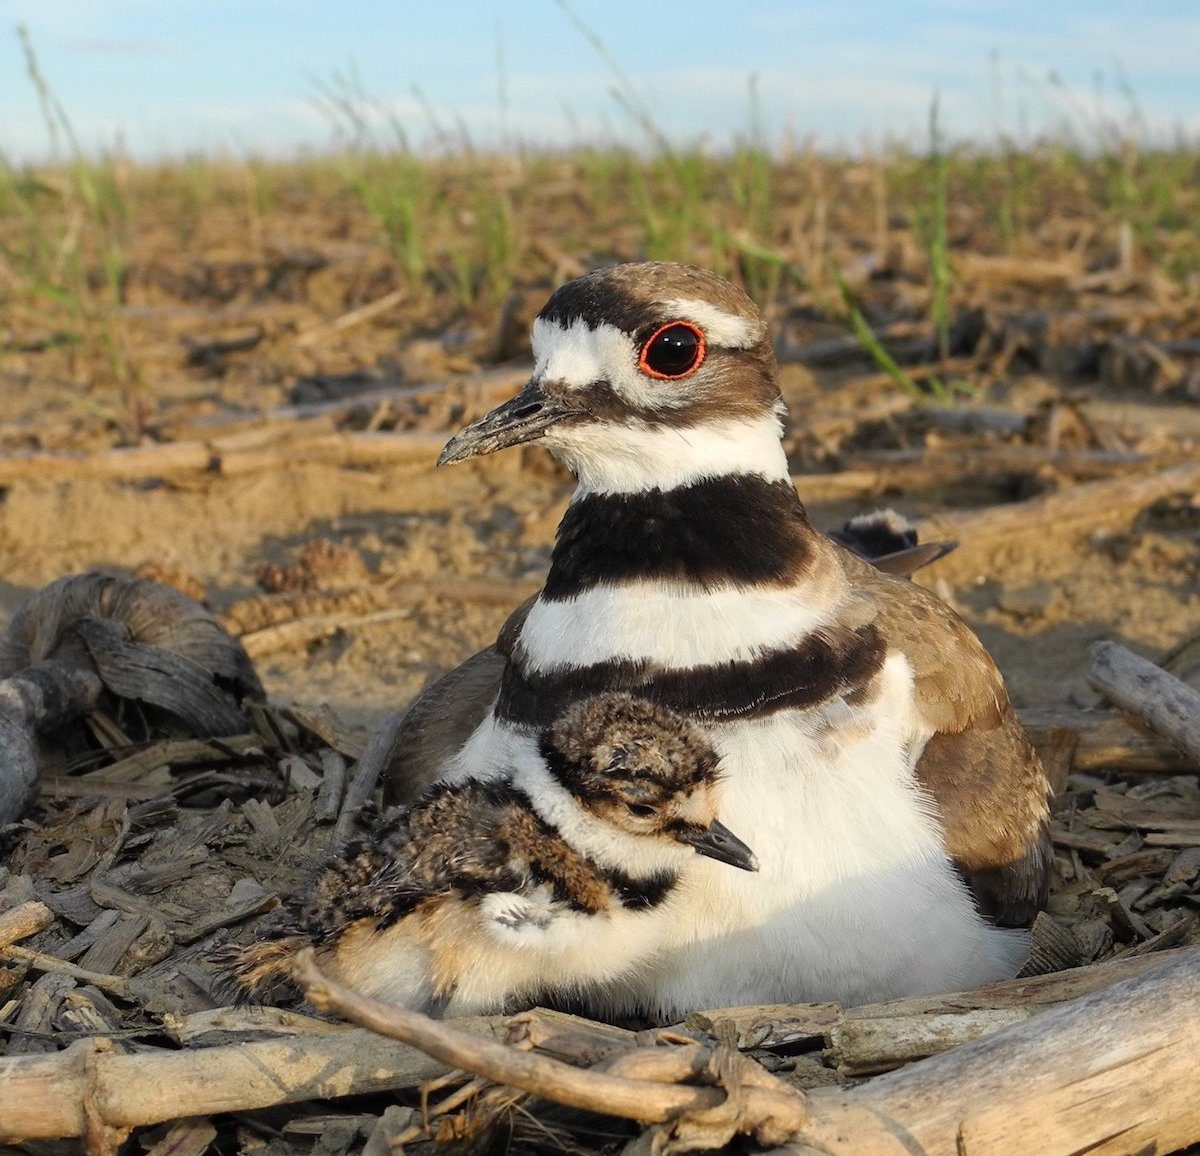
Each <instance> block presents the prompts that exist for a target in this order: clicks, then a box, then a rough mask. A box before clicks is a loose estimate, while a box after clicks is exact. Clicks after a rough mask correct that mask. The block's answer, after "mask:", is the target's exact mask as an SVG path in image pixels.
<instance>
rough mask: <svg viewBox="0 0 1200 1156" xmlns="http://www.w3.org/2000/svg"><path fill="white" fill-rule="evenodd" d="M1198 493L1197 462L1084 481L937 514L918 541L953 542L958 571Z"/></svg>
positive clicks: (1199, 474) (1118, 522)
mask: <svg viewBox="0 0 1200 1156" xmlns="http://www.w3.org/2000/svg"><path fill="white" fill-rule="evenodd" d="M1198 488H1200V462H1189V463H1187V464H1185V465H1180V466H1175V467H1173V468H1171V469H1168V470H1161V471H1159V472H1158V473H1153V474H1138V475H1135V476H1124V477H1120V478H1115V479H1112V480H1109V481H1102V482H1086V483H1084V484H1082V485H1078V486H1072V487H1070V489H1067V490H1064V491H1062V492H1061V493H1056V494H1049V495H1047V496H1045V497H1040V498H1033V499H1031V500H1029V501H1027V502H1013V503H1012V504H1010V505H1006V506H992V507H988V508H987V509H984V510H967V511H963V512H962V513H952V514H942V515H939V516H938V517H934V518H930V519H928V520H927V521H925V522H922V523H921V526H920V532H921V540H922V541H933V540H935V539H941V538H949V539H952V540H954V541H957V542H958V543H959V544H960V545H959V549H958V551H957V553H956V554H955V555H954V558H953V560H952V562H951V563H950V564H951V565H953V566H956V567H960V568H961V567H963V566H971V565H973V564H976V563H977V562H978V561H979V560H980V559H981V557H982V556H985V555H987V554H988V553H989V552H990V551H992V550H994V549H996V547H998V546H1006V545H1008V544H1010V543H1019V542H1021V541H1024V540H1027V539H1028V538H1029V537H1030V536H1031V535H1038V536H1043V535H1045V534H1046V533H1052V534H1054V535H1062V534H1070V533H1076V532H1079V531H1081V530H1090V529H1094V528H1096V527H1100V526H1111V525H1121V524H1124V523H1127V522H1128V521H1130V520H1131V519H1132V518H1133V517H1134V515H1136V514H1137V513H1138V512H1139V511H1141V510H1144V509H1145V508H1146V507H1147V506H1149V505H1150V504H1152V503H1153V502H1156V501H1158V500H1159V499H1160V498H1165V497H1169V496H1170V495H1171V494H1176V493H1189V492H1194V491H1195V490H1196V489H1198Z"/></svg>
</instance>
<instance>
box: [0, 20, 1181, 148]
mask: <svg viewBox="0 0 1200 1156" xmlns="http://www.w3.org/2000/svg"><path fill="white" fill-rule="evenodd" d="M573 8H574V11H576V12H577V13H578V14H579V15H580V16H581V17H582V18H583V19H584V20H585V21H587V22H588V23H589V24H590V25H592V26H593V27H594V28H595V30H596V31H597V32H598V33H599V35H600V37H601V38H602V39H603V41H604V43H605V44H606V46H607V48H608V49H609V50H610V52H611V53H612V55H613V57H614V58H615V59H616V61H617V63H618V64H619V66H620V68H621V69H622V70H623V71H624V72H625V74H626V75H627V76H628V77H629V80H630V82H631V84H632V85H633V86H634V87H635V89H636V90H637V92H638V94H639V96H640V98H641V99H642V100H643V101H644V102H645V103H646V104H647V105H648V106H649V107H650V108H651V109H652V110H653V113H654V116H655V119H656V121H657V122H658V124H659V125H660V126H661V127H662V129H663V130H664V131H665V132H666V133H667V134H668V135H670V136H671V137H673V138H675V139H677V140H679V141H681V142H692V141H696V140H706V141H708V142H710V143H711V144H712V145H713V146H714V147H719V146H721V145H724V144H726V143H728V142H729V141H730V140H731V139H732V138H733V137H734V136H735V135H736V134H738V133H742V132H745V131H746V128H747V126H748V124H749V120H750V112H749V109H750V100H749V86H750V77H751V76H754V77H756V84H757V90H758V93H759V100H760V105H761V110H762V118H763V122H764V126H765V129H766V131H767V133H768V135H769V137H770V138H771V139H772V140H774V141H781V140H783V139H784V138H785V136H788V135H790V137H791V138H792V139H793V140H795V141H797V142H801V141H803V140H805V139H806V138H809V137H815V138H816V139H817V140H818V142H823V143H825V144H827V145H851V146H854V145H861V144H863V143H864V142H870V143H873V144H879V143H882V142H883V141H885V140H886V139H888V138H897V137H898V138H901V139H909V140H913V141H919V140H921V139H923V137H924V133H925V125H926V122H927V118H928V110H929V104H930V100H931V98H932V95H933V93H934V92H935V91H936V92H938V93H939V94H940V100H941V108H942V119H943V123H944V125H945V128H946V129H947V131H948V132H949V133H950V134H951V135H952V136H954V137H958V138H964V137H975V138H987V137H989V136H993V135H994V134H995V133H996V132H997V131H998V130H1003V131H1005V132H1008V133H1010V134H1013V135H1017V134H1019V133H1020V132H1021V131H1022V130H1023V129H1026V130H1028V131H1030V132H1038V131H1042V130H1045V129H1048V128H1053V127H1056V126H1058V125H1060V124H1061V123H1062V121H1063V120H1064V118H1067V117H1070V118H1072V119H1073V120H1074V124H1075V127H1076V129H1077V131H1079V132H1080V134H1081V135H1083V136H1086V135H1087V133H1089V132H1094V131H1095V130H1094V121H1095V118H1096V117H1097V115H1098V110H1100V109H1101V108H1103V115H1104V116H1105V117H1107V118H1108V119H1109V120H1116V121H1125V120H1127V119H1128V117H1129V114H1130V102H1129V101H1128V99H1127V98H1126V97H1125V96H1124V95H1123V94H1122V91H1121V86H1122V84H1123V83H1124V81H1123V80H1122V78H1123V77H1124V78H1125V79H1127V81H1128V84H1129V85H1130V86H1131V87H1132V89H1133V91H1134V92H1136V94H1137V101H1138V104H1139V106H1140V108H1141V110H1142V112H1143V113H1144V117H1145V121H1146V122H1147V123H1148V124H1149V126H1150V128H1151V130H1152V131H1153V132H1155V133H1157V134H1163V135H1165V134H1168V133H1170V132H1172V131H1173V130H1174V129H1175V128H1176V127H1182V128H1183V129H1184V130H1185V131H1187V132H1188V133H1189V134H1194V135H1200V66H1198V64H1197V61H1200V0H1141V2H1136V3H1135V2H1134V0H1087V2H1084V0H1041V2H1040V3H1032V2H1029V0H1010V2H1008V3H1005V2H1003V0H921V2H918V0H894V2H892V0H858V2H857V3H844V2H843V3H828V2H826V3H816V4H809V3H800V2H791V3H789V2H786V0H739V2H737V3H729V2H719V0H691V2H690V3H658V4H655V3H649V2H647V0H603V2H600V0H574V4H573ZM0 17H3V19H0V70H2V71H0V76H2V77H3V86H2V88H0V149H3V150H4V151H5V152H6V153H7V154H8V155H9V156H13V157H19V158H29V157H36V156H38V155H39V154H43V153H44V152H45V151H46V149H47V137H46V133H45V130H44V128H43V126H42V123H41V119H40V115H39V111H38V106H37V100H36V97H35V95H34V93H33V91H32V88H31V86H30V85H29V83H28V81H27V79H26V77H25V73H24V66H23V63H22V58H21V54H20V51H19V46H18V43H17V38H16V35H15V31H13V30H14V29H15V27H16V26H17V25H18V24H22V23H23V24H25V25H26V26H27V27H28V28H29V31H30V33H31V35H32V37H33V41H34V44H35V46H36V48H37V51H38V54H39V58H40V60H41V64H42V68H43V70H44V72H45V73H46V75H47V76H48V78H49V80H50V82H51V84H52V86H53V88H54V90H55V92H56V93H57V95H58V96H59V98H60V99H61V101H62V103H63V104H64V105H65V107H66V108H67V110H68V111H69V113H70V115H71V117H72V119H73V121H74V123H75V125H76V129H77V131H78V135H79V136H80V138H81V140H82V141H83V142H84V144H85V146H86V147H88V148H95V149H100V148H103V147H106V146H110V145H112V144H113V143H114V142H115V141H116V140H118V139H120V140H121V141H122V142H123V143H124V145H125V147H126V148H128V149H129V151H131V152H133V153H134V154H135V155H138V156H153V155H156V154H163V153H166V154H180V153H184V152H187V151H194V150H197V149H204V150H208V151H213V150H216V149H222V148H223V149H227V150H229V151H231V152H235V153H240V152H244V151H254V152H260V153H267V154H273V155H288V154H289V153H291V152H293V151H294V150H296V149H297V148H301V147H313V148H321V147H324V146H326V145H328V144H330V143H331V126H330V122H329V119H328V117H327V116H325V115H324V114H322V112H321V111H320V110H319V109H318V108H316V107H315V105H314V103H313V100H312V95H313V82H314V81H315V80H319V79H328V78H329V77H331V76H332V74H333V73H335V72H337V71H345V70H347V69H348V68H351V67H353V69H354V70H355V71H356V72H357V74H358V75H359V76H360V77H361V80H362V85H363V87H364V88H365V89H366V90H367V91H368V92H370V93H371V94H372V95H373V96H374V97H376V98H378V99H379V100H380V101H381V102H383V103H384V104H385V105H386V106H387V107H388V108H389V109H390V110H391V111H392V112H394V113H395V115H396V116H397V117H398V118H399V120H400V122H401V123H402V124H404V126H405V127H406V130H407V131H408V132H409V134H410V136H411V137H412V139H413V140H414V141H415V142H416V143H419V144H420V143H428V142H429V141H430V139H431V137H432V136H433V132H432V129H431V117H430V110H432V115H433V118H434V119H436V120H438V121H439V122H443V123H446V124H450V125H452V124H454V123H461V124H463V125H465V126H466V129H467V131H468V133H469V134H470V136H471V138H472V139H473V140H474V141H475V142H476V144H479V145H484V146H486V145H490V144H494V143H496V142H497V141H499V140H500V139H502V136H503V133H504V132H505V131H507V132H508V134H509V135H510V137H519V138H521V139H523V140H525V141H529V142H531V143H563V142H567V141H571V140H578V139H580V138H581V137H583V138H591V139H602V138H612V137H619V138H621V139H625V140H629V141H636V140H637V139H638V130H637V129H636V127H635V126H634V125H633V123H632V121H631V119H630V118H629V116H628V115H627V114H626V113H624V112H623V111H622V109H621V107H620V105H619V104H618V103H617V101H616V100H615V99H614V98H613V96H612V92H611V90H612V88H613V86H614V76H613V74H612V72H611V70H610V68H609V66H608V65H606V64H605V63H604V61H603V60H601V59H600V57H599V56H598V55H597V53H596V51H595V49H594V48H593V47H592V46H591V45H590V44H589V43H588V41H587V40H586V39H585V38H584V37H583V36H582V35H581V34H580V32H579V31H578V29H577V28H575V27H573V25H572V23H571V21H570V20H569V19H568V18H567V16H566V15H565V14H564V13H563V11H562V10H561V9H560V8H559V7H557V6H556V4H555V3H554V2H553V0H449V2H447V3H442V4H430V3H428V0H422V2H421V3H415V2H411V0H393V2H392V3H384V2H382V0H357V2H356V0H341V2H338V3H335V2H333V0H324V2H318V0H240V2H238V0H0ZM501 57H502V58H503V68H501V67H500V59H501ZM1052 73H1053V74H1054V75H1055V76H1057V77H1058V78H1059V80H1058V81H1055V82H1052V81H1050V80H1049V79H1048V78H1049V77H1050V75H1051V74H1052ZM501 78H503V85H502V84H501ZM501 87H503V89H504V93H505V97H504V101H503V103H502V100H501V95H500V93H501ZM416 90H419V92H420V96H419V97H418V96H417V95H416ZM502 108H503V115H502Z"/></svg>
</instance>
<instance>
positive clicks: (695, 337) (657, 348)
mask: <svg viewBox="0 0 1200 1156" xmlns="http://www.w3.org/2000/svg"><path fill="white" fill-rule="evenodd" d="M703 360H704V334H703V333H701V332H700V330H699V329H697V328H696V327H695V326H694V325H690V324H688V322H686V321H672V322H671V324H670V325H664V326H662V327H661V328H660V329H657V330H655V331H654V333H652V334H651V335H650V337H649V338H648V339H647V341H646V344H645V345H643V346H642V353H641V356H640V357H639V358H638V369H640V370H641V371H642V372H643V373H644V374H646V375H647V376H649V377H658V378H667V379H671V378H676V377H686V376H687V375H688V374H689V373H691V372H692V371H693V370H695V369H698V368H699V366H700V363H701V362H702V361H703Z"/></svg>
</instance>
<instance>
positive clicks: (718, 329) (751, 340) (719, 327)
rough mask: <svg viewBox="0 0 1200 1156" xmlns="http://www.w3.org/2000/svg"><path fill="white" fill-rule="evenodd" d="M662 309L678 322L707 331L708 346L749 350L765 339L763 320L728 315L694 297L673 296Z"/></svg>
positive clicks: (722, 310) (705, 335) (733, 314)
mask: <svg viewBox="0 0 1200 1156" xmlns="http://www.w3.org/2000/svg"><path fill="white" fill-rule="evenodd" d="M662 305H663V308H664V309H666V310H667V311H668V312H670V313H671V314H672V316H673V317H674V318H675V319H677V320H679V321H690V322H691V323H692V324H693V325H698V326H699V327H700V328H701V329H702V330H703V331H704V339H705V340H706V341H707V342H708V344H709V345H717V346H723V347H724V348H726V349H749V348H750V346H752V345H757V344H758V342H759V341H761V340H762V337H763V333H764V330H765V326H764V325H763V323H762V322H761V321H755V320H752V319H751V318H749V317H739V316H738V315H737V314H736V313H726V312H725V310H724V309H718V308H717V307H716V306H715V305H714V304H712V302H711V301H701V300H699V299H698V298H694V297H672V298H671V300H670V301H664V302H662Z"/></svg>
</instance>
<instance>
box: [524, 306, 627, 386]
mask: <svg viewBox="0 0 1200 1156" xmlns="http://www.w3.org/2000/svg"><path fill="white" fill-rule="evenodd" d="M532 344H533V359H534V366H533V375H534V377H537V378H545V379H546V380H547V381H561V382H562V383H563V384H564V385H576V386H579V385H588V384H590V383H591V382H593V381H610V380H612V377H613V374H614V373H619V372H620V371H621V370H623V369H627V368H629V369H632V370H633V371H634V372H635V373H636V372H637V359H638V351H637V349H636V348H635V346H634V344H633V338H631V337H630V336H629V335H628V334H627V333H622V332H621V330H619V329H618V328H617V327H616V326H615V325H608V324H607V323H605V322H603V321H602V322H601V323H600V324H599V325H596V326H594V327H593V326H591V325H588V323H587V322H586V321H584V320H583V318H582V317H576V318H574V319H573V320H572V322H571V324H570V325H562V324H561V323H560V322H557V321H546V320H544V319H543V318H541V317H539V318H538V319H537V320H536V321H534V323H533V337H532Z"/></svg>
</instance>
